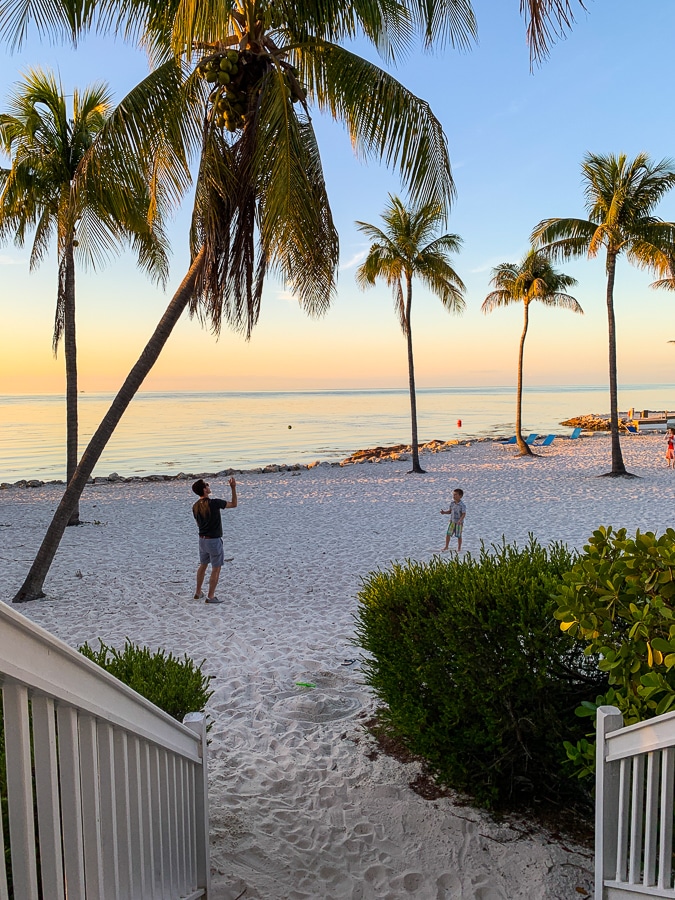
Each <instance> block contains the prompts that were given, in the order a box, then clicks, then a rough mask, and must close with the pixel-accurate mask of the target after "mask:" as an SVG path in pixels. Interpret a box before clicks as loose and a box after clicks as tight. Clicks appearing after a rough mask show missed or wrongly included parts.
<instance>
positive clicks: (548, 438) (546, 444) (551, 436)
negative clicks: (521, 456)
mask: <svg viewBox="0 0 675 900" xmlns="http://www.w3.org/2000/svg"><path fill="white" fill-rule="evenodd" d="M554 440H555V435H554V434H547V435H546V437H545V438H544V440H543V441H540V442H539V443H538V444H537V443H535V444H534V446H535V447H550V446H551V444H552V443H553V441H554Z"/></svg>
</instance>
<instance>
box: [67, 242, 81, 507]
mask: <svg viewBox="0 0 675 900" xmlns="http://www.w3.org/2000/svg"><path fill="white" fill-rule="evenodd" d="M65 270H66V271H65V291H64V304H63V347H64V353H65V357H66V482H69V481H70V479H71V478H72V477H73V475H74V474H75V469H76V468H77V442H78V426H77V341H76V337H75V258H74V253H73V241H72V237H71V240H70V241H69V242H68V245H67V246H66V250H65ZM68 524H69V525H79V524H80V504H79V502H78V503H76V504H75V507H74V509H73V511H72V513H71V514H70V519H69V520H68Z"/></svg>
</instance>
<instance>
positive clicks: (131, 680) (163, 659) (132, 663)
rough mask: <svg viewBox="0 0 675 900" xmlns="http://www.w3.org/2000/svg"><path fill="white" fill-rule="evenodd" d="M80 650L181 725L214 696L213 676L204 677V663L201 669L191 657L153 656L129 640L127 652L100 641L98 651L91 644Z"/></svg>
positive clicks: (155, 654) (126, 644) (144, 648)
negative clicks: (185, 717) (190, 713)
mask: <svg viewBox="0 0 675 900" xmlns="http://www.w3.org/2000/svg"><path fill="white" fill-rule="evenodd" d="M78 649H79V651H80V653H82V654H83V655H84V656H86V657H87V658H88V659H91V660H92V661H93V662H95V663H97V664H98V665H99V666H101V668H103V669H105V670H106V671H107V672H110V674H111V675H114V676H115V678H119V680H120V681H123V682H124V684H127V685H129V687H130V688H133V689H134V690H135V691H137V692H138V693H139V694H141V695H142V696H143V697H146V698H147V699H148V700H150V701H151V702H152V703H154V704H155V706H159V708H160V709H163V710H164V711H165V712H168V713H169V715H170V716H173V717H174V719H178V721H179V722H182V721H183V717H184V716H185V715H186V713H189V712H200V711H201V710H203V709H204V707H205V706H206V703H207V701H208V699H209V697H210V696H211V694H212V693H213V691H211V690H209V684H210V682H211V679H212V678H213V676H212V675H204V673H203V672H202V665H203V664H204V663H203V662H202V664H201V665H199V666H197V665H195V663H194V662H193V660H191V659H190V658H189V657H188V656H187V655H185V656H184V657H183V659H179V658H178V657H176V656H174V655H173V653H168V654H167V653H166V652H165V651H164V650H161V649H158V650H157V651H156V652H155V653H152V652H151V651H150V650H149V648H148V647H139V646H137V645H135V644H132V643H131V641H130V640H128V639H127V640H126V642H125V644H124V649H123V650H116V649H115V648H114V647H109V646H108V645H107V644H104V643H103V641H102V640H101V639H100V638H99V648H98V650H94V649H92V648H91V647H90V646H89V644H83V645H82V646H81V647H79V648H78Z"/></svg>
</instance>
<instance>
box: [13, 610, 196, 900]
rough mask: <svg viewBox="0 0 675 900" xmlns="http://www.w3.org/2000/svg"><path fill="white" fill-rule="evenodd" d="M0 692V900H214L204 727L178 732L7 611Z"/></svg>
mask: <svg viewBox="0 0 675 900" xmlns="http://www.w3.org/2000/svg"><path fill="white" fill-rule="evenodd" d="M0 683H1V687H2V703H3V711H4V737H5V751H6V774H7V798H6V799H7V802H8V807H9V834H8V835H7V834H4V835H3V834H2V821H1V820H0V850H2V847H3V846H4V845H5V844H6V842H9V845H10V847H11V883H13V889H12V890H11V891H10V889H9V888H8V873H7V872H6V866H5V855H4V853H2V852H0V900H9V898H15V900H40V898H42V900H136V898H139V900H160V898H161V900H178V898H180V900H196V898H198V897H205V898H208V896H209V849H208V839H209V829H208V794H207V763H206V732H205V723H204V716H203V715H202V714H201V713H192V714H190V715H188V716H186V719H185V724H181V723H180V722H177V721H176V720H175V719H173V718H171V716H169V715H168V714H167V713H165V712H163V711H162V710H160V709H158V708H157V707H156V706H154V705H153V704H152V703H150V702H149V701H147V700H145V699H144V698H143V697H141V696H140V695H139V694H137V693H136V692H135V691H133V690H131V688H129V687H127V686H126V685H124V684H122V683H121V682H120V681H118V680H117V679H116V678H113V677H112V675H110V674H108V673H107V672H105V671H104V670H103V669H101V668H100V667H99V666H97V665H96V664H95V663H92V662H91V661H90V660H88V659H86V658H85V657H83V656H82V655H81V654H80V653H77V652H76V651H75V650H72V649H71V648H70V647H68V646H67V645H66V644H64V643H63V642H62V641H60V640H58V639H57V638H55V637H53V636H52V635H51V634H49V633H48V632H47V631H45V630H44V629H43V628H40V627H39V626H37V625H34V624H33V623H32V622H30V621H29V620H28V619H26V618H25V617H24V616H22V615H20V614H19V613H17V612H15V611H14V610H13V609H11V608H10V607H8V606H7V605H6V604H5V603H1V602H0ZM3 800H4V798H3Z"/></svg>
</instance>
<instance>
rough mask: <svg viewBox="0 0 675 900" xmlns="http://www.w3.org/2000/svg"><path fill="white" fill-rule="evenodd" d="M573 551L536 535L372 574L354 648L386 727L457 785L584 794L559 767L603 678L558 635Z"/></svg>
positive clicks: (487, 790) (545, 795)
mask: <svg viewBox="0 0 675 900" xmlns="http://www.w3.org/2000/svg"><path fill="white" fill-rule="evenodd" d="M575 561H576V560H575V556H574V554H573V553H572V552H570V551H569V550H567V549H566V548H565V547H564V546H563V545H561V544H550V545H549V546H548V547H542V546H540V545H539V544H538V543H537V541H536V540H535V539H534V538H533V537H530V540H529V543H528V544H527V546H526V547H525V548H524V549H522V550H519V549H518V548H517V547H516V546H514V545H507V544H506V543H502V544H501V545H498V546H492V547H490V548H487V547H485V546H482V547H481V550H480V553H479V555H478V557H477V558H473V557H472V556H470V555H468V554H467V555H466V556H464V557H463V558H461V559H457V558H453V559H451V560H445V559H441V558H439V557H436V558H434V559H433V560H432V561H431V562H430V563H428V564H422V563H415V562H408V563H407V564H406V565H394V566H393V567H392V568H391V569H390V570H388V571H378V572H374V573H371V574H370V575H369V576H368V577H367V578H366V579H365V580H364V583H363V586H362V588H361V591H360V593H359V606H358V611H357V614H356V634H357V638H356V640H357V642H358V644H359V645H360V646H361V647H362V648H363V649H364V650H365V651H367V653H368V655H369V657H368V661H367V662H366V664H365V677H366V680H367V682H368V684H370V685H371V687H372V688H373V690H374V691H375V694H376V695H377V697H378V699H379V700H380V702H381V703H382V705H383V708H382V711H381V718H382V721H383V723H384V724H385V726H386V727H388V728H389V729H390V730H391V732H392V733H393V734H394V735H395V736H396V737H398V738H399V739H400V740H401V741H402V742H403V743H404V744H405V745H406V746H407V747H408V749H409V750H411V751H412V752H413V753H415V754H418V755H420V756H422V757H424V758H425V760H426V761H427V763H428V765H429V767H430V769H431V771H432V772H434V773H435V774H436V776H437V777H438V779H439V780H440V781H441V782H442V783H444V784H446V785H447V786H449V787H453V788H456V789H459V790H461V791H464V792H466V793H469V794H470V795H472V796H473V797H474V798H475V800H476V801H478V802H479V803H481V804H483V805H485V806H493V807H504V806H509V805H511V806H514V805H517V804H518V803H523V802H524V803H529V802H535V801H536V802H546V801H551V802H556V801H559V800H561V799H565V800H567V801H570V800H571V801H573V802H575V801H581V802H587V801H588V795H587V792H586V789H585V787H584V786H582V785H581V784H579V783H578V782H575V781H574V780H573V779H570V778H569V777H568V775H567V773H566V771H564V769H563V767H562V763H563V760H564V756H565V753H564V749H563V741H564V740H569V741H570V742H571V743H574V742H575V741H576V740H577V739H581V738H582V737H583V736H584V727H583V723H582V722H581V721H580V720H579V719H578V718H577V717H576V716H575V715H574V710H575V708H576V707H577V706H578V705H579V704H580V703H581V702H582V701H583V700H593V699H594V698H595V697H596V695H597V694H598V692H599V691H602V690H603V689H605V688H606V676H604V675H603V674H601V673H599V672H598V670H597V664H596V660H595V659H593V658H592V657H591V656H588V655H585V654H584V652H583V650H582V648H581V647H580V646H579V645H578V644H575V643H574V642H571V641H570V640H569V639H568V637H567V635H565V634H564V633H563V632H561V631H560V629H559V628H558V625H557V623H556V621H555V619H554V617H553V612H554V610H555V608H556V601H555V599H554V598H555V596H556V595H557V594H558V593H559V591H560V585H561V583H562V577H563V575H564V573H566V572H568V571H569V570H570V569H571V568H572V566H573V564H574V562H575Z"/></svg>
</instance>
